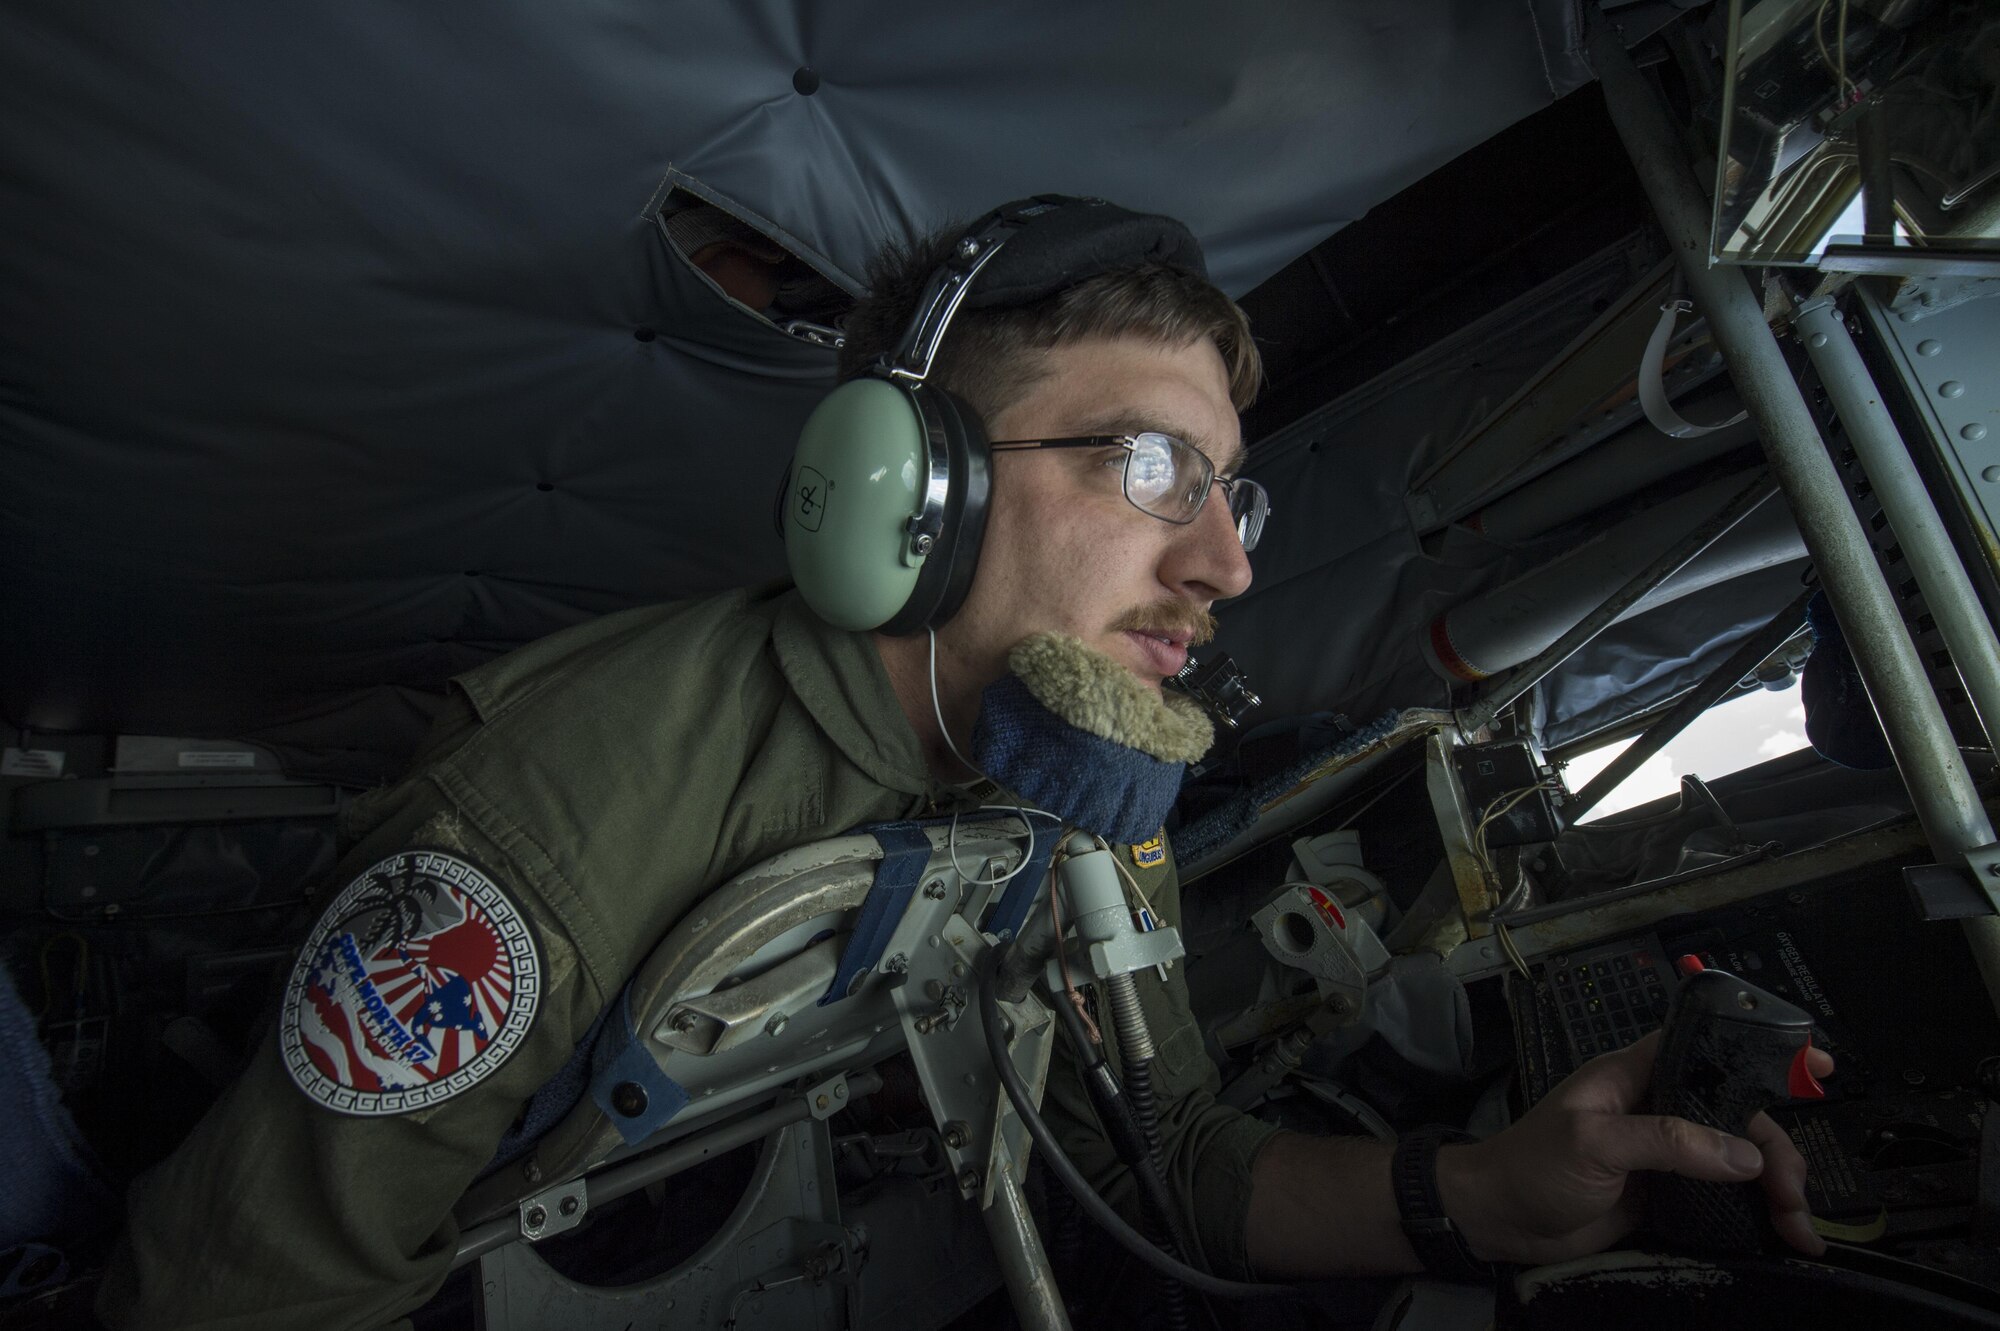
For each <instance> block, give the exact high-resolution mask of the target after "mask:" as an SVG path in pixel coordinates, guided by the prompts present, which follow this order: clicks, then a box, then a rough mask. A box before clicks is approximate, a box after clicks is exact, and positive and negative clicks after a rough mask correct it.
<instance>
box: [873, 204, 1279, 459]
mask: <svg viewBox="0 0 2000 1331" xmlns="http://www.w3.org/2000/svg"><path fill="white" fill-rule="evenodd" d="M964 234H965V228H964V227H947V228H944V229H942V230H939V231H935V232H933V233H931V234H930V235H928V236H925V237H923V238H922V239H920V240H917V241H914V242H912V243H909V244H892V245H890V246H888V247H887V248H885V249H884V250H883V251H882V252H881V253H880V254H878V255H877V256H876V257H875V259H874V261H873V262H871V263H870V264H869V266H868V286H869V290H870V292H871V293H872V294H871V295H869V296H868V297H866V298H865V299H863V300H862V301H861V302H859V303H858V304H857V305H856V306H855V307H854V311H853V313H852V314H850V315H849V316H848V318H847V323H846V328H845V330H844V331H845V332H846V335H847V343H846V345H845V346H843V347H842V348H841V351H840V377H841V378H842V379H843V380H846V379H852V378H854V377H855V376H856V375H858V374H861V373H862V372H863V371H865V370H866V369H867V368H868V367H869V366H870V365H872V364H874V363H875V361H876V360H877V359H878V358H880V357H881V356H882V355H883V354H884V353H886V352H888V351H890V350H893V349H894V347H895V345H896V343H897V342H898V341H899V340H900V339H901V338H902V335H903V331H904V329H905V328H907V327H908V326H909V323H910V320H911V319H912V318H914V317H915V315H916V305H917V301H918V300H919V299H920V298H921V297H922V295H923V291H924V286H925V284H926V283H927V282H928V281H929V279H930V275H931V274H932V273H933V272H934V271H936V269H937V268H938V267H939V266H940V265H941V264H942V263H943V262H944V260H945V258H946V256H947V255H949V254H950V252H951V249H952V247H953V246H954V245H956V244H957V243H958V240H959V238H960V237H961V236H963V235H964ZM1128 336H1136V337H1142V338H1148V339H1150V340H1152V341H1155V342H1159V343H1162V344H1164V345H1166V346H1173V347H1180V346H1186V345H1188V344H1189V343H1191V342H1193V341H1195V340H1196V339H1197V338H1202V337H1206V338H1208V339H1209V340H1210V341H1212V342H1213V343H1214V344H1215V349H1216V350H1217V351H1219V352H1221V353H1222V363H1223V365H1224V366H1225V367H1226V368H1227V369H1228V372H1229V396H1230V400H1231V401H1232V402H1233V403H1234V404H1235V406H1236V409H1237V410H1238V411H1242V410H1244V409H1245V408H1246V407H1248V406H1249V405H1250V402H1251V399H1253V398H1255V397H1256V395H1257V388H1258V386H1259V384H1260V383H1261V381H1262V379H1263V373H1264V367H1263V359H1262V357H1260V356H1259V355H1258V353H1257V344H1256V343H1255V342H1254V341H1252V340H1251V337H1250V322H1249V320H1248V319H1247V318H1245V317H1244V314H1243V311H1242V310H1240V309H1238V308H1237V307H1236V302H1235V301H1232V300H1231V299H1229V297H1228V296H1225V295H1224V294H1223V293H1222V292H1221V291H1220V290H1218V289H1217V288H1216V287H1215V286H1214V285H1213V284H1212V283H1210V282H1209V281H1208V280H1207V279H1206V278H1202V277H1197V276H1195V275H1194V274H1193V273H1189V272H1186V271H1184V270H1182V269H1179V268H1169V267H1167V266H1165V265H1163V264H1157V263H1145V264H1140V265H1138V266H1136V267H1133V268H1127V269H1121V270H1119V271H1116V272H1110V273H1101V274H1099V275H1098V276H1095V277H1092V278H1089V279H1086V280H1085V281H1082V282H1079V283H1078V284H1077V285H1075V286H1073V287H1069V288H1066V289H1064V290H1062V291H1059V292H1057V293H1056V294H1055V295H1053V296H1050V297H1048V298H1046V299H1044V300H1040V301H1037V302H1035V303H1034V304H1032V305H1024V306H1020V307H1018V308H1014V309H999V310H979V309H966V308H963V307H961V308H960V310H959V312H958V315H957V317H956V318H954V319H953V320H952V323H951V331H950V332H948V333H946V334H945V339H944V344H943V346H941V347H940V348H939V349H938V355H937V359H936V361H935V362H934V363H933V364H932V367H931V382H933V383H936V384H939V385H941V386H943V387H945V388H948V389H950V390H951V391H952V392H954V393H956V394H958V396H960V397H962V398H964V399H965V400H966V401H967V402H969V403H970V404H971V405H972V407H973V409H974V410H976V411H977V412H979V414H980V415H981V416H983V417H985V418H987V419H989V420H990V419H992V417H993V416H994V415H995V414H997V413H998V412H1000V411H1002V410H1003V409H1005V408H1006V407H1008V406H1011V405H1012V404H1013V403H1014V402H1016V401H1018V400H1019V399H1020V397H1021V395H1022V394H1024V393H1026V392H1027V391H1028V390H1029V389H1030V388H1032V387H1033V386H1034V385H1035V383H1036V381H1037V380H1039V379H1040V378H1041V377H1042V376H1043V375H1044V374H1045V373H1046V372H1047V369H1046V358H1045V354H1044V353H1046V352H1049V351H1052V350H1054V349H1056V348H1058V347H1062V346H1067V345H1069V344H1071V343H1075V342H1080V341H1083V340H1085V339H1087V338H1095V337H1128Z"/></svg>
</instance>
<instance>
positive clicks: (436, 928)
mask: <svg viewBox="0 0 2000 1331" xmlns="http://www.w3.org/2000/svg"><path fill="white" fill-rule="evenodd" d="M541 980H542V963H541V955H540V953H539V952H538V950H537V949H536V946H535V936H534V930H533V928H532V927H531V926H530V924H529V922H528V920H527V918H526V917H525V916H524V915H523V914H522V913H521V910H520V908H519V907H517V906H516V905H515V904H514V903H513V901H511V900H510V899H509V898H508V897H507V895H506V893H504V892H503V891H501V889H500V887H499V885H498V884H496V883H495V882H494V881H493V879H492V878H491V877H489V876H488V875H487V874H486V873H485V872H484V871H483V870H481V869H480V868H479V867H478V866H477V865H475V864H473V863H472V862H471V861H469V860H467V859H466V858H464V857H463V856H462V855H458V854H454V853H447V852H445V851H438V850H407V851H403V852H401V853H399V854H395V855H391V856H389V857H388V858H387V859H384V860H381V861H380V862H378V863H376V864H375V865H374V866H373V867H371V868H369V869H368V870H366V871H365V872H363V873H362V874H361V876H360V877H358V878H356V879H355V880H354V881H353V882H351V883H349V884H348V885H347V886H346V887H345V888H343V889H342V890H341V893H340V895H339V896H337V897H335V898H334V899H333V902H332V904H331V905H329V906H328V907H327V909H326V912H325V913H324V914H323V915H321V917H320V921H319V924H318V925H317V926H315V927H314V929H313V932H312V935H311V936H310V937H309V938H308V939H307V940H306V944H305V947H304V948H303V949H302V950H301V951H300V953H299V959H298V961H297V963H296V964H295V965H294V966H293V968H292V976H291V981H290V982H289V983H288V984H287V985H286V986H285V998H284V1006H283V1009H282V1010H281V1012H280V1013H279V1019H278V1047H279V1051H280V1053H281V1054H282V1055H283V1057H284V1060H285V1070H286V1071H287V1072H288V1073H290V1074H291V1078H292V1081H293V1082H294V1083H296V1084H297V1085H298V1088H299V1089H300V1090H302V1091H304V1092H305V1093H306V1094H307V1095H308V1096H310V1097H311V1098H312V1099H313V1100H314V1101H316V1102H317V1103H319V1104H322V1105H324V1106H326V1107H327V1108H328V1109H332V1110H335V1111H337V1112H339V1113H343V1114H354V1115H358V1116H362V1117H381V1116H384V1115H389V1114H405V1113H409V1112H410V1111H411V1110H416V1109H427V1108H429V1107H431V1106H432V1105H436V1104H439V1103H441V1102H443V1101H445V1100H449V1099H450V1098H451V1097H453V1096H455V1095H458V1094H460V1093H462V1092H464V1091H467V1090H470V1089H471V1088H472V1087H474V1086H476V1085H478V1084H479V1083H480V1082H481V1081H483V1080H485V1079H486V1078H487V1077H488V1076H490V1075H491V1074H492V1073H493V1072H494V1070H495V1069H497V1068H498V1067H499V1066H500V1065H501V1064H502V1063H504V1062H506V1061H507V1058H508V1057H509V1055H511V1054H512V1053H513V1052H514V1050H515V1049H517V1048H518V1047H519V1046H520V1044H521V1042H522V1041H523V1040H524V1039H525V1038H526V1037H527V1034H528V1028H529V1026H530V1025H531V1024H532V1023H533V1022H534V1018H535V1009H536V1007H537V1006H538V1005H539V1003H540V1001H541V992H542V991H541Z"/></svg>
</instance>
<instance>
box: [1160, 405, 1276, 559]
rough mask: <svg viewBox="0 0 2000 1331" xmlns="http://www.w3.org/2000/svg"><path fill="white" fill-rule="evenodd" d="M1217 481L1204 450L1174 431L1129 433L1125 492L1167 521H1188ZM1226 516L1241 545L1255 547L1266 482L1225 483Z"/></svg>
mask: <svg viewBox="0 0 2000 1331" xmlns="http://www.w3.org/2000/svg"><path fill="white" fill-rule="evenodd" d="M1214 483H1215V465H1214V464H1213V463H1211V462H1210V461H1209V460H1208V455H1207V454H1205V453H1203V452H1202V451H1201V450H1200V449H1198V448H1196V447H1194V446H1193V445H1192V444H1188V443H1184V442H1182V441H1181V440H1179V439H1176V438H1174V437H1173V436H1172V435H1166V434H1157V433H1154V432H1152V431H1147V432H1145V433H1143V434H1138V435H1134V436H1133V437H1132V447H1131V449H1130V451H1129V452H1128V453H1127V455H1126V458H1125V497H1126V498H1127V499H1129V500H1131V501H1132V503H1133V505H1134V506H1135V507H1137V508H1139V509H1142V510H1143V511H1145V512H1147V513H1151V514H1152V515H1154V516H1155V517H1160V518H1165V519H1166V520H1167V521H1168V522H1176V523H1187V522H1192V521H1194V519H1195V515H1196V514H1198V513H1200V512H1201V506H1202V504H1203V502H1205V501H1206V500H1207V498H1208V492H1209V489H1210V487H1212V486H1213V485H1214ZM1226 493H1227V494H1228V497H1229V516H1230V518H1231V519H1232V520H1233V521H1234V522H1235V524H1236V535H1237V537H1238V538H1239V539H1240V540H1241V541H1242V542H1243V548H1244V549H1245V550H1254V549H1256V548H1257V540H1258V538H1259V537H1260V536H1262V535H1263V531H1264V518H1265V515H1266V514H1268V513H1269V512H1270V507H1271V501H1270V498H1269V496H1268V495H1266V494H1265V493H1264V487H1263V486H1261V485H1259V484H1257V482H1255V481H1251V480H1245V479H1242V478H1240V477H1239V478H1238V479H1236V480H1234V481H1231V482H1230V483H1229V484H1228V486H1227V487H1226Z"/></svg>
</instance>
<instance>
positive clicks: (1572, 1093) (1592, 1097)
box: [1438, 1033, 1833, 1266]
mask: <svg viewBox="0 0 2000 1331" xmlns="http://www.w3.org/2000/svg"><path fill="white" fill-rule="evenodd" d="M1658 1049H1659V1036H1658V1034H1657V1033H1655V1034H1653V1035H1649V1036H1647V1037H1646V1038H1645V1039H1643V1040H1640V1041H1638V1042H1637V1043H1635V1044H1632V1045H1629V1046H1627V1047H1626V1048H1624V1049H1621V1050H1619V1051H1617V1052H1616V1053H1611V1054H1604V1055H1601V1056H1599V1057H1597V1058H1594V1059H1592V1060H1591V1061H1590V1062H1589V1063H1586V1064H1585V1065H1584V1066H1583V1067H1581V1068H1578V1069H1577V1070H1576V1071H1575V1072H1574V1073H1572V1074H1571V1075H1570V1076H1569V1077H1568V1078H1567V1079H1565V1080H1564V1081H1563V1082H1562V1083H1561V1084H1560V1085H1558V1086H1557V1087H1556V1088H1555V1089H1554V1090H1552V1091H1550V1092H1549V1093H1548V1094H1547V1095H1546V1096H1544V1097H1543V1098H1542V1099H1541V1100H1540V1101H1539V1102H1538V1103H1537V1104H1536V1105H1535V1106H1534V1108H1532V1109H1530V1110H1529V1111H1528V1112H1527V1113H1526V1114H1525V1115H1523V1116H1522V1117H1521V1119H1520V1121H1519V1122H1517V1123H1515V1124H1513V1125H1512V1126H1511V1127H1509V1128H1507V1129H1506V1130H1505V1131H1504V1132H1501V1133H1499V1134H1498V1135H1496V1136H1494V1137H1491V1138H1489V1139H1488V1140H1486V1141H1483V1142H1479V1143H1477V1144H1476V1145H1469V1146H1456V1147H1446V1148H1445V1149H1444V1150H1443V1151H1441V1152H1439V1154H1438V1188H1439V1191H1440V1195H1441V1197H1442V1200H1443V1202H1444V1209H1445V1214H1446V1215H1448V1216H1450V1217H1451V1218H1452V1221H1453V1223H1455V1224H1456V1225H1457V1226H1458V1228H1459V1231H1460V1232H1461V1233H1462V1234H1463V1235H1464V1236H1465V1239H1466V1242H1467V1243H1468V1244H1470V1245H1471V1247H1472V1250H1473V1252H1474V1253H1475V1254H1476V1255H1478V1256H1479V1257H1481V1258H1482V1259H1485V1260H1487V1261H1504V1262H1513V1263H1517V1264H1521V1265H1529V1266H1539V1265H1544V1264H1546V1263H1549V1262H1558V1261H1563V1260H1565V1259H1567V1258H1571V1257H1581V1256H1584V1255H1585V1254H1587V1253H1593V1252H1599V1251H1601V1250H1603V1249H1605V1248H1608V1247H1610V1246H1611V1245H1612V1244H1613V1243H1616V1242H1617V1241H1618V1240H1619V1239H1621V1238H1623V1237H1624V1236H1625V1235H1626V1234H1628V1233H1630V1232H1631V1231H1632V1230H1633V1229H1634V1228H1636V1227H1637V1226H1638V1223H1639V1219H1640V1214H1641V1203H1640V1197H1641V1193H1642V1191H1643V1189H1644V1187H1645V1179H1644V1175H1643V1171H1649V1170H1650V1171H1656V1172H1660V1173H1672V1174H1680V1175H1682V1176H1684V1177H1686V1178H1692V1179H1702V1180H1704V1181H1707V1182H1711V1183H1747V1182H1749V1181H1750V1180H1752V1179H1756V1180H1757V1181H1758V1182H1759V1183H1760V1184H1761V1185H1762V1187H1763V1190H1764V1195H1765V1197H1766V1198H1767V1199H1768V1200H1769V1202H1770V1205H1771V1219H1772V1222H1773V1224H1774V1226H1775V1227H1776V1229H1777V1232H1778V1234H1779V1235H1780V1236H1781V1237H1782V1238H1783V1239H1784V1240H1785V1242H1786V1243H1789V1244H1790V1245H1791V1246H1792V1247H1794V1248H1797V1249H1798V1250H1799V1251H1800V1252H1803V1253H1806V1254H1809V1255H1811V1256H1815V1257H1816V1256H1818V1255H1819V1254H1820V1253H1822V1252H1824V1251H1826V1244H1825V1243H1824V1242H1823V1241H1822V1240H1821V1239H1820V1237H1819V1236H1818V1235H1817V1234H1815V1233H1813V1230H1812V1217H1811V1214H1810V1212H1809V1211H1808V1210H1807V1208H1806V1196H1805V1183H1806V1163H1805V1160H1804V1159H1803V1158H1802V1157H1801V1156H1800V1155H1799V1152H1798V1149H1797V1148H1796V1147H1794V1146H1793V1145H1792V1143H1791V1139H1790V1138H1788V1137H1787V1136H1786V1135H1785V1133H1784V1130H1783V1129H1781V1128H1780V1127H1779V1126H1778V1125H1777V1124H1776V1123H1774V1122H1773V1121H1772V1120H1771V1117H1770V1115H1768V1114H1761V1113H1760V1114H1758V1115H1757V1116H1756V1117H1755V1118H1754V1119H1752V1120H1751V1121H1750V1125H1749V1128H1748V1131H1747V1133H1746V1136H1745V1137H1732V1136H1730V1135H1729V1134H1728V1133H1724V1132H1718V1131H1716V1130H1715V1129H1713V1128H1706V1127H1702V1126H1700V1125H1698V1124H1695V1123H1690V1122H1688V1121H1687V1120H1686V1119H1680V1118H1667V1117H1663V1116H1659V1115H1652V1114H1641V1113H1637V1112H1635V1111H1637V1110H1638V1108H1639V1106H1640V1105H1641V1104H1643V1103H1644V1102H1645V1098H1646V1088H1647V1085H1648V1083H1649V1082H1650V1080H1651V1078H1652V1074H1653V1058H1654V1055H1655V1054H1656V1053H1657V1052H1658ZM1808 1066H1809V1067H1810V1068H1811V1070H1812V1072H1813V1074H1814V1075H1815V1076H1818V1077H1824V1076H1826V1075H1827V1074H1828V1073H1830V1072H1832V1071H1833V1059H1832V1058H1831V1057H1830V1056H1829V1055H1828V1054H1827V1053H1826V1052H1825V1051H1824V1050H1819V1049H1814V1050H1812V1051H1811V1053H1810V1055H1809V1056H1808Z"/></svg>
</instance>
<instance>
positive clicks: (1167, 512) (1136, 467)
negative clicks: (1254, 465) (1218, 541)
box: [988, 430, 1271, 553]
mask: <svg viewBox="0 0 2000 1331" xmlns="http://www.w3.org/2000/svg"><path fill="white" fill-rule="evenodd" d="M988 447H990V448H992V449H993V450H994V451H996V452H999V451H1001V450H1005V449H1015V448H1122V449H1124V450H1125V478H1124V485H1125V498H1126V499H1127V500H1129V501H1130V502H1131V504H1132V507H1134V508H1136V509H1138V510H1139V511H1140V512H1141V513H1146V514H1149V515H1151V516H1153V517H1156V518H1159V519H1160V520H1161V521H1163V522H1171V523H1174V524H1175V525H1176V526H1186V525H1187V524H1188V523H1190V522H1193V521H1194V520H1195V518H1196V517H1197V516H1198V515H1199V514H1200V513H1201V506H1202V505H1203V504H1205V503H1207V502H1208V492H1209V489H1210V487H1212V486H1216V485H1220V486H1221V487H1222V494H1223V497H1224V498H1225V499H1227V500H1228V501H1229V517H1230V519H1231V521H1233V522H1234V523H1235V524H1236V537H1237V539H1238V540H1240V541H1242V542H1243V549H1244V551H1245V552H1246V553H1247V552H1249V551H1251V550H1255V549H1256V548H1257V541H1258V539H1259V538H1260V537H1262V536H1263V534H1264V519H1266V518H1268V517H1269V516H1270V515H1271V496H1270V495H1269V494H1267V493H1265V491H1264V487H1263V486H1261V485H1259V484H1257V482H1255V481H1253V480H1250V479H1249V478H1247V477H1244V476H1217V475H1216V474H1215V464H1214V463H1213V462H1211V461H1209V458H1208V454H1206V453H1204V452H1202V451H1201V450H1200V449H1198V448H1196V447H1195V446H1194V445H1193V444H1190V443H1188V442H1186V441H1185V440H1181V439H1176V438H1174V437H1173V436H1172V435H1170V434H1160V433H1159V432H1157V431H1154V430H1147V431H1144V432H1142V433H1140V434H1084V435H1076V436H1073V437H1071V438H1066V439H1002V440H999V441H997V442H995V443H992V444H990V445H988Z"/></svg>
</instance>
